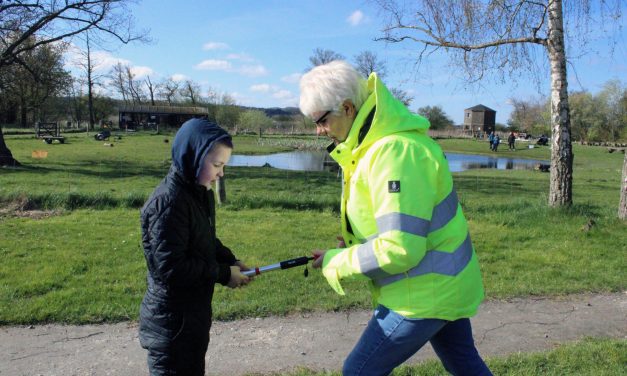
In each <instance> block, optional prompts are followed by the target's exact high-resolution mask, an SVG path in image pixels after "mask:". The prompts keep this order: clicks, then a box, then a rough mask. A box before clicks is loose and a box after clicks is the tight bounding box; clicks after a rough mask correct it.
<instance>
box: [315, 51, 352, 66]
mask: <svg viewBox="0 0 627 376" xmlns="http://www.w3.org/2000/svg"><path fill="white" fill-rule="evenodd" d="M333 60H344V55H342V54H339V53H337V52H335V51H333V50H324V49H322V48H316V49H315V50H314V51H313V55H311V56H310V57H309V62H310V63H311V68H314V67H317V66H318V65H322V64H326V63H330V62H332V61H333Z"/></svg>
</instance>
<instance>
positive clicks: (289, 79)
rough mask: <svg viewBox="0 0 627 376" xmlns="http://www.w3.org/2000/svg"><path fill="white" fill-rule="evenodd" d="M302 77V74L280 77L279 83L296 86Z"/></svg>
mask: <svg viewBox="0 0 627 376" xmlns="http://www.w3.org/2000/svg"><path fill="white" fill-rule="evenodd" d="M302 76H303V74H302V73H292V74H288V75H287V76H283V77H281V81H283V82H287V83H288V84H297V83H298V82H299V81H300V78H301V77H302Z"/></svg>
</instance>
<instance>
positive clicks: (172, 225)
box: [147, 202, 231, 287]
mask: <svg viewBox="0 0 627 376" xmlns="http://www.w3.org/2000/svg"><path fill="white" fill-rule="evenodd" d="M151 218H152V220H151V222H150V223H148V224H147V225H148V236H149V243H150V249H151V250H152V252H151V253H150V254H149V257H151V258H152V260H151V264H152V265H153V266H154V268H153V270H152V272H153V273H155V274H156V277H158V278H159V279H160V280H162V281H164V282H165V283H167V284H169V285H172V286H179V287H182V286H200V285H204V284H208V283H216V282H218V283H221V284H226V283H228V281H229V279H230V276H231V271H230V268H229V266H228V265H226V264H212V263H209V261H208V260H206V259H205V258H203V257H199V255H197V254H195V253H194V252H191V250H189V249H188V242H189V236H190V234H189V231H190V213H189V207H188V206H187V205H185V204H184V203H180V202H177V203H170V204H167V203H162V204H161V205H156V207H155V211H154V213H153V215H152V216H151Z"/></svg>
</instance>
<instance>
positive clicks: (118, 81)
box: [109, 61, 131, 104]
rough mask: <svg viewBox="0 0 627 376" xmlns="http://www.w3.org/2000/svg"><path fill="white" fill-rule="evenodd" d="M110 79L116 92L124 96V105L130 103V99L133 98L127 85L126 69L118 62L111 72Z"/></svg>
mask: <svg viewBox="0 0 627 376" xmlns="http://www.w3.org/2000/svg"><path fill="white" fill-rule="evenodd" d="M109 78H110V79H111V83H112V84H113V87H114V88H115V90H117V91H118V93H120V95H121V96H122V100H123V101H124V104H127V103H128V98H129V97H130V96H131V95H130V94H129V92H128V85H127V84H126V80H127V76H126V68H125V67H124V65H122V63H120V62H119V61H118V63H117V64H116V65H114V66H113V68H111V72H110V73H109Z"/></svg>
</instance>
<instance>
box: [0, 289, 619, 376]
mask: <svg viewBox="0 0 627 376" xmlns="http://www.w3.org/2000/svg"><path fill="white" fill-rule="evenodd" d="M370 314H371V313H370V312H369V311H355V312H350V313H315V314H311V315H294V316H288V317H270V318H264V319H248V320H241V321H232V322H216V323H214V326H213V328H212V329H211V343H210V344H209V352H208V354H207V358H206V361H207V372H208V374H209V375H241V374H244V373H248V372H261V373H269V372H278V371H287V370H290V369H293V368H294V367H297V366H306V367H309V368H312V369H317V370H322V369H327V370H339V369H340V368H341V366H342V362H343V359H344V357H345V356H346V355H347V354H348V352H349V351H350V349H351V348H352V346H353V344H354V343H355V341H356V340H357V338H358V336H359V334H360V333H361V331H362V330H363V328H364V326H365V324H366V322H367V321H368V319H369V318H370ZM472 323H473V331H474V333H475V340H476V342H477V346H478V348H479V351H480V352H481V353H482V355H483V356H488V357H489V356H495V355H506V354H511V353H516V352H531V351H541V350H546V349H550V348H551V347H553V346H554V345H556V344H557V343H561V342H566V341H572V340H576V339H580V338H582V337H585V336H592V337H612V338H626V337H627V292H625V293H618V294H608V295H574V296H569V297H566V298H563V299H513V300H509V301H490V302H486V303H484V304H483V305H482V306H481V309H480V312H479V314H478V315H477V316H476V317H475V318H474V319H473V321H472ZM434 356H435V355H434V353H433V351H432V350H431V348H428V346H427V347H425V348H424V349H422V350H421V351H419V352H418V354H416V355H415V356H414V357H413V358H412V359H411V360H410V361H411V362H419V361H421V360H423V359H427V358H431V357H434ZM145 374H147V368H146V365H145V352H144V350H143V349H141V348H140V346H139V342H138V339H137V325H136V323H121V324H115V325H85V326H62V325H42V326H34V327H0V375H2V376H5V375H6V376H9V375H11V376H14V375H29V376H30V375H45V376H52V375H59V376H61V375H63V376H67V375H129V376H130V375H133V376H135V375H145Z"/></svg>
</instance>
